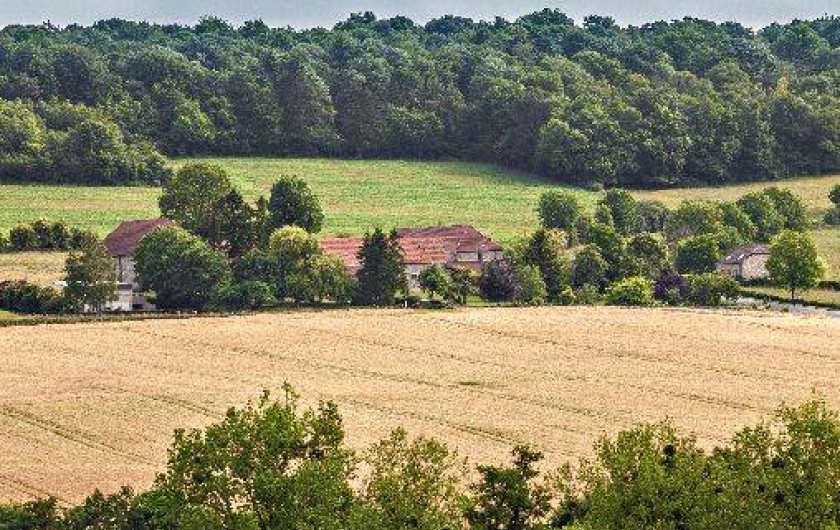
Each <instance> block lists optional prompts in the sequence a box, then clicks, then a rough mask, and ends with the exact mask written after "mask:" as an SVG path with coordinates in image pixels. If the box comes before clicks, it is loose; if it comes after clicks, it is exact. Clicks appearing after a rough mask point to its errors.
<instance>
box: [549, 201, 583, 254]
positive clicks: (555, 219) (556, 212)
mask: <svg viewBox="0 0 840 530" xmlns="http://www.w3.org/2000/svg"><path fill="white" fill-rule="evenodd" d="M538 211H539V214H540V221H541V222H542V226H543V228H546V229H549V230H552V229H557V230H563V231H564V232H566V234H567V235H568V242H569V245H573V244H574V242H575V241H576V240H577V234H576V232H577V230H576V226H577V222H578V219H579V218H580V216H581V212H582V211H583V207H582V206H581V204H580V201H579V200H578V198H577V195H575V194H574V193H572V192H569V191H549V192H546V193H543V195H542V196H541V197H540V205H539V210H538Z"/></svg>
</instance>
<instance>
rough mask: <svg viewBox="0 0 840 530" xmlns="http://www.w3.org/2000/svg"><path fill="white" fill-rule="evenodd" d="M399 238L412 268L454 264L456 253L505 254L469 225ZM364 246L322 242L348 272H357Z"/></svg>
mask: <svg viewBox="0 0 840 530" xmlns="http://www.w3.org/2000/svg"><path fill="white" fill-rule="evenodd" d="M397 235H398V237H399V241H400V247H401V248H402V250H403V258H404V259H405V262H406V264H409V265H432V264H435V263H438V264H441V265H444V264H448V263H451V262H453V260H454V256H455V254H456V253H457V252H479V251H481V252H484V251H501V250H502V247H501V246H500V245H498V244H496V243H495V242H493V240H491V239H490V238H488V237H486V236H484V235H483V234H482V233H481V232H479V231H478V230H476V229H475V228H473V227H471V226H467V225H456V226H433V227H428V228H401V229H399V230H397ZM362 243H363V239H362V238H360V237H336V238H327V239H323V240H322V241H321V248H322V249H323V250H324V252H326V253H327V254H331V255H333V256H338V257H340V258H341V259H342V260H344V263H345V264H346V265H347V268H348V269H350V270H351V271H352V272H356V271H358V269H359V267H360V263H359V259H358V256H357V254H358V253H359V249H360V248H361V246H362ZM459 265H462V264H461V263H459Z"/></svg>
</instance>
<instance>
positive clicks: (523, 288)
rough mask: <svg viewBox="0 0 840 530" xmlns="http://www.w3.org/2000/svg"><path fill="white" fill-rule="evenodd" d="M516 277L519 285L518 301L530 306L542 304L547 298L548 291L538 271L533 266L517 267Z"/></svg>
mask: <svg viewBox="0 0 840 530" xmlns="http://www.w3.org/2000/svg"><path fill="white" fill-rule="evenodd" d="M517 275H518V278H519V285H520V291H519V298H518V300H519V301H521V302H524V303H526V304H531V305H542V304H544V303H545V301H546V298H548V291H547V289H546V286H545V281H544V280H543V278H542V273H540V269H539V268H537V267H535V266H533V265H524V266H522V267H519V269H518V270H517Z"/></svg>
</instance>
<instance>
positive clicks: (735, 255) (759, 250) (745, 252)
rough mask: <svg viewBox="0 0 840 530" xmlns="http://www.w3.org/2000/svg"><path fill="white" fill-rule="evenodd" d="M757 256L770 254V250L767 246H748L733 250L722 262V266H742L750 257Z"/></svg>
mask: <svg viewBox="0 0 840 530" xmlns="http://www.w3.org/2000/svg"><path fill="white" fill-rule="evenodd" d="M756 254H770V248H769V247H767V245H746V246H743V247H738V248H736V249H734V250H731V251H730V252H729V253H728V254H727V255H726V257H725V258H723V259H722V260H721V261H720V264H721V265H740V264H741V263H743V262H744V260H745V259H747V258H748V257H750V256H755V255H756Z"/></svg>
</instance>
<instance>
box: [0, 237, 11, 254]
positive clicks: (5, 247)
mask: <svg viewBox="0 0 840 530" xmlns="http://www.w3.org/2000/svg"><path fill="white" fill-rule="evenodd" d="M11 245H12V244H11V243H10V242H9V238H8V237H6V236H4V235H3V234H0V253H3V252H8V251H9V250H11V249H12V246H11Z"/></svg>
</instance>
